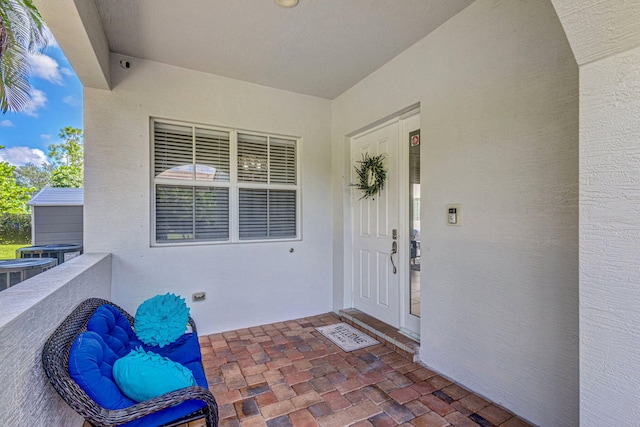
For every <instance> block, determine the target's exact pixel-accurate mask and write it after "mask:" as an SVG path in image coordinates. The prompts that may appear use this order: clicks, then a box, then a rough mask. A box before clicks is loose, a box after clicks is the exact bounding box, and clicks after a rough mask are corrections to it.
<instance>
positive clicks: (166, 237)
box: [156, 185, 193, 243]
mask: <svg viewBox="0 0 640 427" xmlns="http://www.w3.org/2000/svg"><path fill="white" fill-rule="evenodd" d="M192 239H193V187H178V186H172V185H157V186H156V240H157V241H158V242H163V243H167V242H176V241H183V240H192Z"/></svg>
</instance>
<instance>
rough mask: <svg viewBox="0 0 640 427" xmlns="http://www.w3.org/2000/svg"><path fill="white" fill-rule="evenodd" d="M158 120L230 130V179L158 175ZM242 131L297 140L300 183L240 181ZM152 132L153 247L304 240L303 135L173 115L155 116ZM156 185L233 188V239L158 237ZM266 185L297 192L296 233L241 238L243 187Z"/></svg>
mask: <svg viewBox="0 0 640 427" xmlns="http://www.w3.org/2000/svg"><path fill="white" fill-rule="evenodd" d="M155 123H163V124H168V125H176V126H188V127H192V129H195V128H200V129H208V130H215V131H223V132H229V175H230V176H229V181H228V182H222V181H216V182H214V183H210V182H207V181H195V180H184V179H180V180H177V179H165V178H157V177H156V176H155V166H154V161H155V133H154V129H155ZM238 134H249V135H255V136H260V137H271V138H278V139H286V140H291V141H294V142H295V149H296V153H295V155H296V157H295V161H296V184H295V185H293V184H269V183H257V182H239V181H238V170H237V169H238ZM149 136H150V138H149V139H150V161H149V165H150V173H149V174H150V182H151V185H150V187H151V203H150V205H151V227H150V240H151V247H167V246H200V245H220V244H238V243H240V244H244V243H273V242H288V241H299V240H302V185H301V181H302V171H301V169H302V138H300V137H297V136H291V135H284V134H275V133H266V132H259V131H252V130H244V129H232V128H226V127H221V126H212V125H206V124H200V123H193V122H185V121H176V120H171V119H162V118H151V119H150V125H149ZM156 185H172V186H182V187H185V188H193V187H198V186H202V187H223V188H224V187H226V188H228V189H229V239H228V240H211V241H207V240H198V241H188V240H186V241H180V240H176V241H171V242H158V241H157V239H156ZM241 188H248V189H266V190H288V191H295V194H296V215H295V221H296V236H295V237H285V238H259V239H240V237H239V234H240V211H239V204H240V200H239V199H240V195H239V194H240V189H241Z"/></svg>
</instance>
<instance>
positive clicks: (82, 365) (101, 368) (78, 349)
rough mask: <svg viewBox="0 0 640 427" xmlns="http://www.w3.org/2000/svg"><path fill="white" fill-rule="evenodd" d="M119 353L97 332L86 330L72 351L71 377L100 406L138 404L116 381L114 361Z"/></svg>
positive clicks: (118, 407)
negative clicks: (114, 378)
mask: <svg viewBox="0 0 640 427" xmlns="http://www.w3.org/2000/svg"><path fill="white" fill-rule="evenodd" d="M116 360H118V355H117V354H116V353H115V352H114V351H113V350H111V348H109V346H108V345H107V344H106V343H105V342H104V340H103V339H102V337H101V336H100V335H98V334H97V333H95V332H83V333H81V334H80V335H78V337H77V338H76V339H75V341H74V342H73V345H72V346H71V351H70V353H69V374H70V375H71V378H73V380H74V381H75V382H76V383H77V384H78V385H79V386H80V387H81V388H82V389H83V390H84V391H85V392H86V393H87V394H88V395H89V397H91V398H92V399H93V400H95V401H96V403H98V404H99V405H100V406H103V407H105V408H107V409H121V408H126V407H128V406H131V405H133V404H135V403H136V402H134V401H133V400H131V399H129V398H128V397H126V396H125V395H123V394H122V392H121V391H120V389H119V388H118V386H117V385H116V383H115V381H114V380H113V374H112V371H113V364H114V363H115V362H116Z"/></svg>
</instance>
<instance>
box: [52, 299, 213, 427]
mask: <svg viewBox="0 0 640 427" xmlns="http://www.w3.org/2000/svg"><path fill="white" fill-rule="evenodd" d="M104 305H108V306H110V307H113V308H114V309H117V311H115V310H112V309H111V308H109V310H112V311H113V312H114V313H116V315H118V317H120V316H119V314H118V312H119V313H121V314H122V315H123V316H124V318H126V321H128V327H131V328H132V325H133V324H134V319H133V317H132V316H131V315H130V314H128V313H127V312H126V311H124V310H123V309H122V308H120V307H118V306H117V305H115V304H113V303H111V302H109V301H106V300H103V299H98V298H91V299H88V300H85V301H83V302H82V303H80V305H78V307H76V308H75V309H74V310H73V312H72V313H71V314H70V315H69V316H68V317H67V318H66V319H65V320H64V322H63V323H62V324H61V325H60V326H59V327H58V328H57V329H56V330H55V332H54V333H53V334H52V335H51V337H49V339H48V340H47V342H46V343H45V345H44V348H43V350H42V363H43V367H44V370H45V373H46V375H47V377H48V378H49V380H50V381H51V384H52V385H53V387H54V388H55V390H56V391H57V392H58V393H59V394H60V396H61V397H62V399H63V400H64V401H65V402H66V403H67V404H68V405H69V406H70V407H71V408H72V409H74V410H75V411H76V412H77V413H79V414H80V415H81V416H82V417H84V418H85V420H86V421H87V422H88V423H89V424H90V425H91V426H94V427H102V426H119V425H127V426H134V425H135V426H176V425H180V424H183V423H187V422H189V421H192V420H195V419H198V418H203V417H204V418H205V421H206V425H207V427H215V426H217V425H218V405H217V403H216V400H215V398H214V397H213V395H212V394H211V392H210V391H209V390H208V389H207V388H205V387H203V386H201V385H197V386H190V387H185V388H182V389H179V390H175V391H172V392H170V393H166V394H163V395H161V396H158V397H155V398H153V399H150V400H145V401H142V402H139V403H135V404H133V405H131V406H129V407H126V408H121V409H108V408H105V407H103V406H101V405H99V404H98V403H96V402H95V401H94V399H92V398H91V397H90V396H89V395H88V394H87V393H86V392H85V390H84V389H83V388H82V387H81V386H80V385H78V383H76V382H75V381H74V379H73V378H72V377H71V375H70V373H69V355H70V350H71V346H72V344H73V342H74V340H75V339H76V337H77V336H78V335H79V334H81V333H82V332H85V331H86V330H87V323H88V321H89V319H90V318H91V316H92V315H93V314H94V312H95V311H96V310H97V309H98V308H99V307H101V306H104ZM120 320H122V319H120ZM189 325H190V326H191V329H192V331H193V335H195V337H191V336H189V337H188V338H189V339H191V338H194V339H195V340H196V344H195V346H196V347H197V349H198V354H197V355H193V357H197V360H196V361H195V362H193V363H198V364H199V368H198V369H196V370H197V371H199V374H198V375H196V376H197V377H200V378H204V370H203V368H202V362H201V355H200V353H199V345H198V344H197V335H196V334H197V330H196V325H195V322H194V321H193V319H192V318H189ZM125 326H126V323H125ZM132 330H133V328H132ZM114 335H115V334H114ZM186 335H187V334H185V336H186ZM137 343H138V342H136V344H137ZM190 345H191V347H190V348H191V349H193V348H194V345H192V344H190ZM165 350H166V351H167V352H168V354H171V351H172V350H171V349H170V348H167V347H165ZM167 357H169V356H167ZM191 369H192V370H193V367H191ZM108 375H111V374H110V372H109V374H108ZM201 382H203V383H204V385H206V379H204V380H202V381H198V384H201ZM194 402H195V403H197V405H195V406H202V407H201V408H200V409H197V410H196V411H193V410H191V409H192V408H193V407H194ZM185 410H186V411H187V412H186V413H185ZM173 416H175V419H170V420H167V417H173ZM143 417H146V418H143Z"/></svg>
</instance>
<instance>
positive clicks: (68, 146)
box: [49, 126, 84, 188]
mask: <svg viewBox="0 0 640 427" xmlns="http://www.w3.org/2000/svg"><path fill="white" fill-rule="evenodd" d="M58 136H59V137H60V139H62V140H63V142H61V143H60V144H51V145H49V157H50V158H51V159H53V164H54V166H55V169H54V170H53V171H52V173H51V181H50V182H51V186H52V187H72V188H80V187H82V168H83V164H84V150H83V142H82V129H78V128H74V127H71V126H67V127H65V128H63V129H61V130H60V133H59V134H58Z"/></svg>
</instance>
